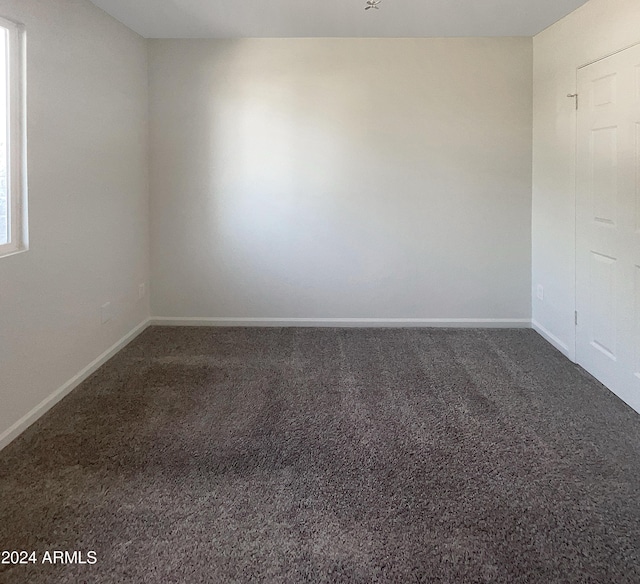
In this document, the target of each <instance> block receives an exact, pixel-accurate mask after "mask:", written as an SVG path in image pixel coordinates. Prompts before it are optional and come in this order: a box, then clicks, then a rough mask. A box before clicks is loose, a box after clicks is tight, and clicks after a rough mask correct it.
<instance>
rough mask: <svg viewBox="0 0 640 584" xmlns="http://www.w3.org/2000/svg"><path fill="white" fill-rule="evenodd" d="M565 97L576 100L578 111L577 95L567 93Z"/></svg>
mask: <svg viewBox="0 0 640 584" xmlns="http://www.w3.org/2000/svg"><path fill="white" fill-rule="evenodd" d="M567 97H573V99H575V100H576V109H578V94H577V93H567Z"/></svg>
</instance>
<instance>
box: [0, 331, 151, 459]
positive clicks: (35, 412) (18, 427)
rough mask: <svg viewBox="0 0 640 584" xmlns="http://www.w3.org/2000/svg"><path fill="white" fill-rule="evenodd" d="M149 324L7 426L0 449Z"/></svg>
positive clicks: (1, 436)
mask: <svg viewBox="0 0 640 584" xmlns="http://www.w3.org/2000/svg"><path fill="white" fill-rule="evenodd" d="M148 326H149V319H146V320H144V321H143V322H141V323H140V324H139V325H138V326H136V327H135V328H134V329H132V330H131V331H130V332H128V333H127V334H126V335H125V336H124V337H122V338H121V339H120V340H119V341H117V342H116V343H115V344H113V345H112V346H111V347H109V348H108V349H107V350H106V351H105V352H104V353H102V355H100V356H99V357H97V358H96V359H94V360H93V361H91V363H89V365H87V366H86V367H85V368H84V369H82V370H81V371H80V372H79V373H78V374H77V375H75V376H73V377H72V378H71V379H69V381H67V382H66V383H65V384H64V385H62V386H61V387H59V388H58V389H56V390H55V391H54V392H53V393H52V394H51V395H49V396H48V397H47V398H45V399H44V400H42V401H41V402H40V403H39V404H38V405H37V406H36V407H35V408H33V409H32V410H31V411H30V412H28V413H27V414H25V415H24V416H22V418H20V419H19V420H18V421H17V422H16V423H15V424H13V425H12V426H11V427H9V428H8V429H7V430H5V431H4V432H2V434H0V450H2V449H3V448H4V447H5V446H6V445H7V444H9V443H10V442H12V441H13V440H14V439H15V438H17V437H18V436H19V435H20V434H22V432H24V431H25V430H26V429H27V428H28V427H29V426H31V424H33V423H34V422H35V421H36V420H37V419H38V418H40V417H41V416H42V415H43V414H45V413H46V412H47V411H49V410H50V409H51V408H52V407H53V406H54V405H56V404H57V403H58V402H59V401H60V400H61V399H62V398H63V397H65V396H66V395H67V394H69V393H71V391H72V390H74V389H75V388H76V387H78V385H80V384H81V383H82V382H83V381H84V380H85V379H86V378H87V377H89V375H91V374H92V373H93V372H94V371H96V370H97V369H98V368H99V367H101V366H102V365H104V364H105V363H106V362H107V361H108V360H109V359H111V357H113V356H114V355H115V354H116V353H117V352H118V351H120V349H122V348H123V347H125V346H126V345H128V344H129V343H130V342H131V341H132V340H133V339H135V338H136V337H137V336H138V335H139V334H140V333H142V332H143V331H144V330H145V329H146V328H147V327H148Z"/></svg>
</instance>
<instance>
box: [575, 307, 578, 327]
mask: <svg viewBox="0 0 640 584" xmlns="http://www.w3.org/2000/svg"><path fill="white" fill-rule="evenodd" d="M574 315H575V322H576V326H578V311H577V310H576V311H575V312H574Z"/></svg>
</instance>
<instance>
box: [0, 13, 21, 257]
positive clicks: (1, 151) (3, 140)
mask: <svg viewBox="0 0 640 584" xmlns="http://www.w3.org/2000/svg"><path fill="white" fill-rule="evenodd" d="M24 56H25V35H24V29H23V27H22V26H20V25H18V24H15V23H13V22H10V21H8V20H4V19H2V18H0V256H3V255H8V254H11V253H15V252H17V251H22V250H24V249H26V248H27V207H26V202H27V201H26V186H27V184H26V157H25V119H24V115H25V91H24V87H25V75H24V64H25V59H24Z"/></svg>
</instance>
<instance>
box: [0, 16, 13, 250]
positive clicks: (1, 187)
mask: <svg viewBox="0 0 640 584" xmlns="http://www.w3.org/2000/svg"><path fill="white" fill-rule="evenodd" d="M8 36H9V35H8V30H7V29H6V28H0V245H6V244H7V243H9V241H10V236H11V233H10V229H11V217H10V213H11V209H10V205H9V181H8V179H9V115H10V114H9V63H8V52H9V51H8V50H7V49H8V46H7V45H8Z"/></svg>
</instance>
